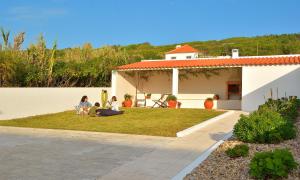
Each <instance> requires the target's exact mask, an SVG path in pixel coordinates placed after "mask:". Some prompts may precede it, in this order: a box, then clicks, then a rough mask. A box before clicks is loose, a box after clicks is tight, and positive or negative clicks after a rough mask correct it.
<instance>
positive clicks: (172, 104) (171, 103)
mask: <svg viewBox="0 0 300 180" xmlns="http://www.w3.org/2000/svg"><path fill="white" fill-rule="evenodd" d="M176 105H177V101H173V100H171V101H168V107H169V108H176Z"/></svg>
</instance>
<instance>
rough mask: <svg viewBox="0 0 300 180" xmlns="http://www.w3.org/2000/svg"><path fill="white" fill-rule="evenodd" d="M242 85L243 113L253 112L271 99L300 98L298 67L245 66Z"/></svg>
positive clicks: (299, 70) (299, 71)
mask: <svg viewBox="0 0 300 180" xmlns="http://www.w3.org/2000/svg"><path fill="white" fill-rule="evenodd" d="M242 83H243V84H242V110H243V111H254V110H256V109H257V108H258V106H259V105H261V104H263V103H264V102H265V100H267V99H268V98H272V97H273V99H277V98H281V97H288V96H298V97H300V65H275V66H245V67H243V68H242Z"/></svg>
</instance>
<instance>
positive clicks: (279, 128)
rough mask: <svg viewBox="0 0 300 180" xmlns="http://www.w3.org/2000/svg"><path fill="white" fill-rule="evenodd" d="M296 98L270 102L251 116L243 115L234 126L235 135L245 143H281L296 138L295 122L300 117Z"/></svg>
mask: <svg viewBox="0 0 300 180" xmlns="http://www.w3.org/2000/svg"><path fill="white" fill-rule="evenodd" d="M299 107H300V103H299V100H298V99H296V98H291V99H286V98H283V99H280V100H268V101H267V102H266V103H265V104H264V105H262V106H260V107H259V109H258V110H257V111H255V112H253V113H251V114H250V115H249V116H245V115H241V118H240V119H239V121H238V123H237V124H235V126H234V131H233V132H234V135H235V136H236V137H237V138H238V139H239V140H241V141H243V142H250V143H279V142H281V141H283V140H287V139H292V138H295V137H296V127H295V126H294V124H293V122H294V121H295V119H296V118H297V116H298V111H297V110H298V108H299Z"/></svg>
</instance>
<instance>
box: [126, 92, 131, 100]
mask: <svg viewBox="0 0 300 180" xmlns="http://www.w3.org/2000/svg"><path fill="white" fill-rule="evenodd" d="M131 98H132V96H131V95H130V94H127V93H126V94H125V95H124V99H125V100H131Z"/></svg>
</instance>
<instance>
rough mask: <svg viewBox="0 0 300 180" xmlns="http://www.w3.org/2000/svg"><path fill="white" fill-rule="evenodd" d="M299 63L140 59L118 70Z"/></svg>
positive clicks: (285, 59) (292, 60) (298, 59)
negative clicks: (140, 60)
mask: <svg viewBox="0 0 300 180" xmlns="http://www.w3.org/2000/svg"><path fill="white" fill-rule="evenodd" d="M280 64H300V56H299V55H295V56H273V57H263V56H262V57H253V58H252V57H240V58H235V59H232V58H230V59H228V58H224V59H220V58H216V59H194V60H160V61H142V62H136V63H132V64H126V65H123V66H119V67H117V68H116V69H118V70H130V69H162V68H189V67H220V66H222V67H229V66H257V65H280Z"/></svg>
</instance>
